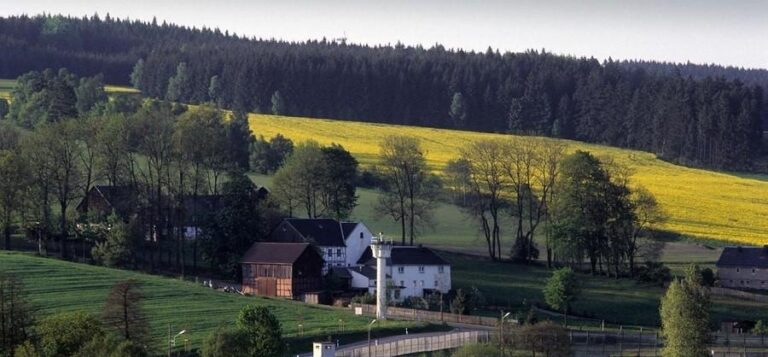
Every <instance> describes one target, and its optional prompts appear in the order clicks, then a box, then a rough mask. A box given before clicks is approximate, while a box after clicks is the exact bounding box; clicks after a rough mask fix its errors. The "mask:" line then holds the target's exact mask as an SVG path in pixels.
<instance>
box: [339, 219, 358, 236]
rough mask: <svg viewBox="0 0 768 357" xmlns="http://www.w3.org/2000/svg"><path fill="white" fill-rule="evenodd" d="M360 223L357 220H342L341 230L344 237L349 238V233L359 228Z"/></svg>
mask: <svg viewBox="0 0 768 357" xmlns="http://www.w3.org/2000/svg"><path fill="white" fill-rule="evenodd" d="M357 225H358V223H355V222H341V231H342V234H344V239H347V238H349V235H350V234H352V232H353V231H354V230H355V228H357Z"/></svg>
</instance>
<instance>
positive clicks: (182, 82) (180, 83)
mask: <svg viewBox="0 0 768 357" xmlns="http://www.w3.org/2000/svg"><path fill="white" fill-rule="evenodd" d="M188 80H189V73H188V71H187V64H186V63H185V62H181V63H179V65H178V66H176V74H175V75H174V76H173V77H171V78H169V79H168V90H167V92H166V94H165V99H167V100H170V101H172V102H178V101H181V100H183V99H186V95H185V94H186V92H187V88H186V86H187V81H188Z"/></svg>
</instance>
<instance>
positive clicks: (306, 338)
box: [0, 252, 432, 351]
mask: <svg viewBox="0 0 768 357" xmlns="http://www.w3.org/2000/svg"><path fill="white" fill-rule="evenodd" d="M0 272H6V273H16V274H17V275H18V276H20V277H21V278H22V279H23V281H24V283H25V285H26V288H27V291H28V292H29V297H30V300H31V302H32V304H33V306H35V307H36V308H37V309H38V317H40V318H42V317H45V316H47V315H49V314H52V313H56V312H62V311H75V310H83V311H86V312H89V313H94V314H98V313H100V311H101V309H102V307H103V304H104V300H105V299H106V297H107V294H108V292H109V290H110V288H111V287H112V285H113V284H114V283H115V282H116V281H119V280H124V279H129V278H132V279H137V280H139V281H141V282H142V284H143V289H144V290H143V291H144V295H145V296H146V300H145V302H144V309H145V311H146V313H147V316H148V318H149V320H150V322H151V331H150V332H151V336H152V342H153V344H152V345H153V346H154V347H155V348H156V349H157V350H161V348H162V347H163V346H164V345H165V341H166V340H165V339H166V338H167V337H166V336H167V334H168V325H169V324H170V325H171V328H172V330H173V331H174V333H176V332H177V331H180V330H182V329H185V330H187V334H186V335H185V336H186V338H187V339H189V343H190V346H191V348H199V347H200V345H201V343H202V341H203V339H204V338H205V337H206V336H207V335H208V334H209V333H210V332H211V331H213V330H215V329H216V328H217V327H218V326H220V325H221V324H225V323H226V324H231V323H234V320H235V318H236V316H237V313H238V311H239V310H240V309H241V308H242V307H244V306H246V305H248V304H259V305H264V306H267V307H269V308H270V310H271V311H272V312H273V313H274V314H275V315H276V316H277V317H278V319H279V320H280V322H281V323H282V328H283V333H284V335H286V336H287V337H288V338H289V343H292V344H294V346H291V349H292V350H294V351H309V350H310V349H311V341H310V337H312V336H314V337H315V338H323V339H325V338H327V337H328V336H329V335H333V336H334V338H339V336H337V335H336V333H337V330H338V328H339V320H340V319H342V320H343V321H344V325H345V333H346V334H347V336H346V338H347V339H349V338H353V337H354V338H359V335H361V334H363V333H365V332H367V329H366V324H367V323H368V322H369V321H370V319H369V318H366V317H359V316H355V315H354V314H352V313H351V312H350V311H349V310H347V309H341V308H332V307H327V306H319V305H307V304H302V303H298V302H293V301H288V300H284V299H270V298H260V297H248V296H241V295H237V294H229V293H223V292H218V291H214V290H211V289H209V288H205V287H203V286H202V284H196V283H194V282H189V281H181V280H178V279H171V278H165V277H160V276H154V275H147V274H142V273H137V272H131V271H125V270H117V269H109V268H103V267H98V266H91V265H85V264H78V263H70V262H65V261H60V260H57V259H53V258H42V257H37V256H33V255H30V254H24V253H7V252H0ZM299 324H303V335H302V336H299V332H300V331H299ZM406 327H408V328H409V329H411V330H413V329H416V330H419V329H423V328H432V327H427V326H425V325H424V324H421V323H416V322H402V321H382V322H381V323H379V324H378V325H377V327H376V329H375V332H374V333H375V334H377V335H379V336H381V335H384V334H395V333H402V331H403V329H404V328H406ZM341 338H342V339H344V336H341ZM177 343H179V345H182V346H183V343H180V341H177Z"/></svg>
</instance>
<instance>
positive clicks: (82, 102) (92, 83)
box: [75, 75, 107, 115]
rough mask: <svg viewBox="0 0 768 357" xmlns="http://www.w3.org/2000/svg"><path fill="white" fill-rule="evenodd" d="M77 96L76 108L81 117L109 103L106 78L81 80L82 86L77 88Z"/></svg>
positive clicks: (99, 76) (98, 77)
mask: <svg viewBox="0 0 768 357" xmlns="http://www.w3.org/2000/svg"><path fill="white" fill-rule="evenodd" d="M75 96H76V97H77V101H76V102H75V107H76V108H77V112H78V113H79V114H80V115H84V114H86V113H88V112H89V111H91V109H93V108H95V107H96V106H97V105H103V104H104V103H106V101H107V92H105V91H104V78H103V77H102V76H101V75H97V76H95V77H90V78H86V77H84V78H80V84H79V85H78V86H77V87H76V88H75Z"/></svg>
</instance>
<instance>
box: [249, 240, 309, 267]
mask: <svg viewBox="0 0 768 357" xmlns="http://www.w3.org/2000/svg"><path fill="white" fill-rule="evenodd" d="M307 249H310V244H309V243H275V242H256V243H253V245H252V246H251V248H250V249H248V251H247V252H246V253H245V255H244V256H243V259H242V261H241V262H242V263H262V264H293V263H295V262H296V261H297V260H298V259H299V257H301V255H302V254H303V253H304V251H306V250H307Z"/></svg>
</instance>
